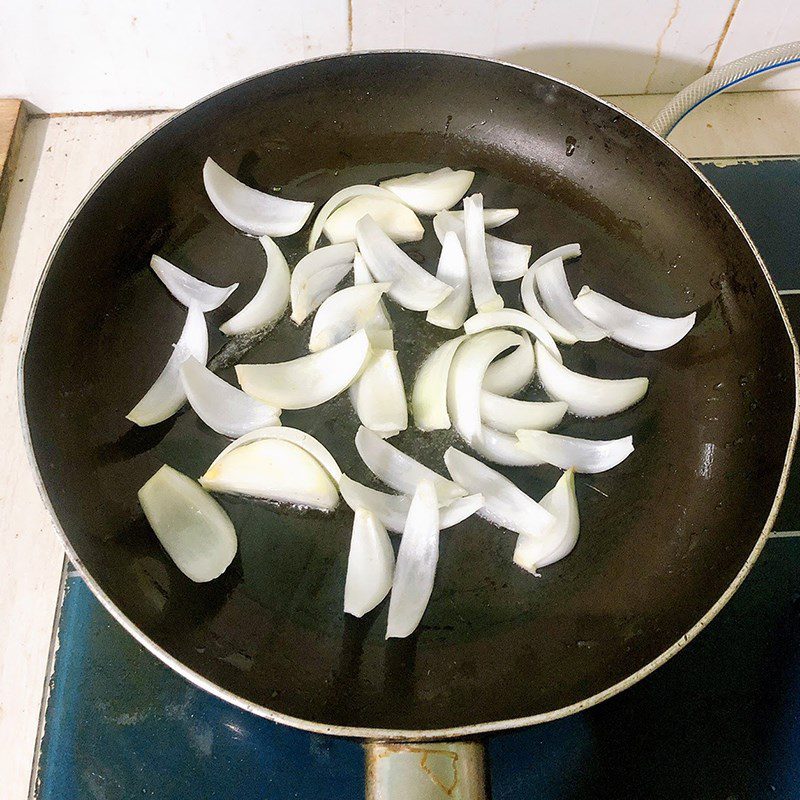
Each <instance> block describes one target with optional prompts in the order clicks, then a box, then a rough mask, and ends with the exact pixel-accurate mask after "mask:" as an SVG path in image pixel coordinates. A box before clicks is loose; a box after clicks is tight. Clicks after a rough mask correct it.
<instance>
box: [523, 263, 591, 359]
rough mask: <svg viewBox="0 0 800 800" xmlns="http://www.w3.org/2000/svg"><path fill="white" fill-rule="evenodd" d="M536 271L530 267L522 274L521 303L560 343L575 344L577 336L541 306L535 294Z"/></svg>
mask: <svg viewBox="0 0 800 800" xmlns="http://www.w3.org/2000/svg"><path fill="white" fill-rule="evenodd" d="M535 284H536V271H535V270H534V268H533V267H531V268H530V269H529V270H528V271H527V272H526V273H525V274H524V275H523V276H522V282H521V283H520V285H519V293H520V297H521V298H522V305H523V307H524V308H525V311H527V312H528V314H530V315H531V316H532V317H533V318H534V319H535V320H536V321H537V322H540V323H541V324H542V326H543V327H544V328H546V329H547V331H548V332H549V333H550V334H551V335H552V337H553V338H554V339H555V340H556V341H557V342H561V343H562V344H575V342H577V341H578V340H577V338H576V337H575V336H573V335H572V334H571V333H570V332H569V331H568V330H567V329H566V328H565V327H564V326H563V325H562V324H561V323H560V322H556V320H554V319H553V318H552V317H551V316H550V315H549V314H548V313H547V312H546V311H545V310H544V309H543V308H542V306H541V304H540V303H539V298H538V297H537V296H536V285H535Z"/></svg>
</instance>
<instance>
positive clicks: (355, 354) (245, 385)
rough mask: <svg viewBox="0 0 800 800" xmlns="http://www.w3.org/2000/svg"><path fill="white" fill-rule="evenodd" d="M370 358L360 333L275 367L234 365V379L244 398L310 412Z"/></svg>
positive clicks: (365, 339) (346, 383) (342, 387)
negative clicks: (245, 395)
mask: <svg viewBox="0 0 800 800" xmlns="http://www.w3.org/2000/svg"><path fill="white" fill-rule="evenodd" d="M369 355H370V344H369V337H368V336H367V334H366V332H365V331H363V330H361V331H358V332H357V333H354V334H353V335H352V336H351V337H350V338H349V339H345V340H344V341H343V342H339V344H335V345H334V346H333V347H329V348H328V349H327V350H322V351H321V352H319V353H312V354H311V355H308V356H302V357H300V358H295V359H294V360H292V361H281V362H278V363H276V364H238V365H237V366H236V377H237V378H238V379H239V383H240V385H241V387H242V389H244V391H245V392H247V394H249V395H251V396H252V397H256V398H258V399H259V400H262V401H263V402H265V403H270V404H271V405H274V406H277V407H278V408H291V409H296V408H311V407H313V406H318V405H320V404H321V403H325V402H326V401H328V400H330V399H331V398H332V397H336V395H337V394H340V393H341V392H343V391H344V390H345V389H346V388H347V387H348V386H349V385H350V384H351V383H352V382H353V381H354V380H355V379H356V378H357V377H358V376H359V374H360V373H361V370H362V369H363V368H364V365H365V364H366V362H367V359H368V358H369Z"/></svg>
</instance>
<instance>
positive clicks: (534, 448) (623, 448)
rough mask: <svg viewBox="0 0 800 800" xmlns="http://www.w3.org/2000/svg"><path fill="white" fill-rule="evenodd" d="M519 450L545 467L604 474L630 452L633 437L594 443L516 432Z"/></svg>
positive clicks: (537, 433)
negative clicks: (546, 465) (551, 465)
mask: <svg viewBox="0 0 800 800" xmlns="http://www.w3.org/2000/svg"><path fill="white" fill-rule="evenodd" d="M517 439H518V440H519V446H520V448H521V449H522V450H525V451H526V452H528V453H530V454H531V455H532V456H533V457H534V458H538V459H540V460H541V461H542V462H544V463H545V464H553V466H556V467H560V468H561V469H570V468H573V469H574V470H575V472H589V473H595V472H605V471H606V470H608V469H611V468H612V467H616V466H617V464H621V463H622V462H623V461H624V460H625V459H626V458H627V457H628V456H629V455H630V454H631V453H632V452H633V437H632V436H624V437H623V438H622V439H610V440H608V441H596V440H592V439H577V438H575V437H573V436H561V435H560V434H557V433H545V432H544V431H517Z"/></svg>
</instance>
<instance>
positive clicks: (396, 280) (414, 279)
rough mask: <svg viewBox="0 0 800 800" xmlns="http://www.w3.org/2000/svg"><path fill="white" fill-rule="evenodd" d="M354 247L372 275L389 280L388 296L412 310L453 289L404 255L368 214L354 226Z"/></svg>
mask: <svg viewBox="0 0 800 800" xmlns="http://www.w3.org/2000/svg"><path fill="white" fill-rule="evenodd" d="M356 236H357V238H358V249H359V251H360V252H361V255H362V256H364V261H366V262H367V267H368V268H369V271H370V273H371V274H372V276H373V277H374V278H375V279H376V280H378V281H385V282H388V283H391V284H392V286H391V288H390V289H389V297H391V298H392V300H394V301H395V302H397V303H399V304H400V305H401V306H404V307H405V308H409V309H411V310H412V311H428V310H430V309H431V308H433V307H434V306H437V305H439V303H441V302H442V300H444V299H445V297H447V295H449V294H450V293H451V292H452V291H453V288H452V287H451V286H448V285H447V284H446V283H442V281H438V280H436V278H434V277H433V275H431V274H430V273H429V272H427V271H426V270H424V269H423V268H422V267H421V266H420V265H419V264H417V262H416V261H414V260H413V259H412V258H411V257H410V256H408V255H406V254H405V253H404V252H403V251H402V250H401V249H400V248H399V247H398V246H397V245H396V244H395V243H394V242H393V241H392V240H391V239H390V238H389V237H388V236H387V235H386V234H385V233H384V232H383V231H382V230H381V229H380V227H379V226H378V224H377V223H376V222H375V220H374V219H372V217H370V216H366V217H363V218H362V219H361V220H359V221H358V224H357V225H356Z"/></svg>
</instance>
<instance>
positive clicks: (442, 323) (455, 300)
mask: <svg viewBox="0 0 800 800" xmlns="http://www.w3.org/2000/svg"><path fill="white" fill-rule="evenodd" d="M436 277H437V278H438V279H439V280H440V281H442V282H444V283H446V284H447V285H448V286H452V287H453V291H452V292H451V294H450V295H448V296H447V297H445V299H444V300H442V302H441V303H439V305H438V306H434V307H433V308H432V309H431V310H430V311H429V312H428V316H427V317H426V319H427V321H428V322H430V323H431V325H438V326H439V327H440V328H447V329H448V330H452V331H455V330H458V329H459V328H460V327H461V326H462V325H463V324H464V320H465V319H466V318H467V312H468V311H469V299H470V283H469V269H468V267H467V258H466V256H465V255H464V251H463V250H462V249H461V244H460V243H459V241H458V236H456V234H455V233H453V231H448V232H447V234H446V235H445V237H444V244H443V245H442V254H441V255H440V256H439V266H438V267H437V269H436Z"/></svg>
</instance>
